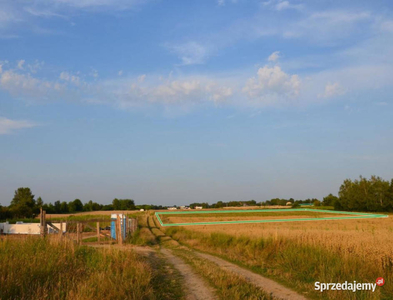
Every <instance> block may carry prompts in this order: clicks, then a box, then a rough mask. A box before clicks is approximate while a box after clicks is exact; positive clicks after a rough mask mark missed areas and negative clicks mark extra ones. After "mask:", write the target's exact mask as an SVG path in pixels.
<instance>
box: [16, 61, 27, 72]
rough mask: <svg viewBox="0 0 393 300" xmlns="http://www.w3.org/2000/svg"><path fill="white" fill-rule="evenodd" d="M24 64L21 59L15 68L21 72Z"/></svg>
mask: <svg viewBox="0 0 393 300" xmlns="http://www.w3.org/2000/svg"><path fill="white" fill-rule="evenodd" d="M24 64H25V60H24V59H21V60H20V61H18V64H17V67H18V69H19V70H23V65H24Z"/></svg>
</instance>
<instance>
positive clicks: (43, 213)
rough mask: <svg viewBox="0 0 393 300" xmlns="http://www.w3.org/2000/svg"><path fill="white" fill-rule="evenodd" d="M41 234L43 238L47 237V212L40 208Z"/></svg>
mask: <svg viewBox="0 0 393 300" xmlns="http://www.w3.org/2000/svg"><path fill="white" fill-rule="evenodd" d="M40 234H41V237H45V236H46V211H45V210H42V207H41V208H40Z"/></svg>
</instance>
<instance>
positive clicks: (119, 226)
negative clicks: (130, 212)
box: [116, 214, 123, 245]
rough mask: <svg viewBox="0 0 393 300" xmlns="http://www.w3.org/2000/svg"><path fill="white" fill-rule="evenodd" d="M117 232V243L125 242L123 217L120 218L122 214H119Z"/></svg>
mask: <svg viewBox="0 0 393 300" xmlns="http://www.w3.org/2000/svg"><path fill="white" fill-rule="evenodd" d="M116 223H117V224H116V225H117V226H116V227H117V233H116V238H117V243H118V244H119V245H121V244H123V235H122V233H121V219H120V215H119V214H118V215H117V222H116Z"/></svg>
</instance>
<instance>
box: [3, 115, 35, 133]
mask: <svg viewBox="0 0 393 300" xmlns="http://www.w3.org/2000/svg"><path fill="white" fill-rule="evenodd" d="M35 126H37V124H36V123H34V122H30V121H23V120H11V119H7V118H3V117H0V134H9V133H12V132H14V131H15V130H18V129H23V128H32V127H35Z"/></svg>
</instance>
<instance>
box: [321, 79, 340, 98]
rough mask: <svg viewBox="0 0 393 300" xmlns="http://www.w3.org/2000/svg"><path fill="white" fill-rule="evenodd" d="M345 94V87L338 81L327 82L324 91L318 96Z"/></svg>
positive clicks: (330, 96)
mask: <svg viewBox="0 0 393 300" xmlns="http://www.w3.org/2000/svg"><path fill="white" fill-rule="evenodd" d="M343 94H345V89H344V88H343V87H342V86H341V85H340V84H339V83H338V82H335V83H328V84H326V86H325V91H324V92H323V93H322V94H319V95H318V97H320V98H332V97H336V96H340V95H343Z"/></svg>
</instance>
